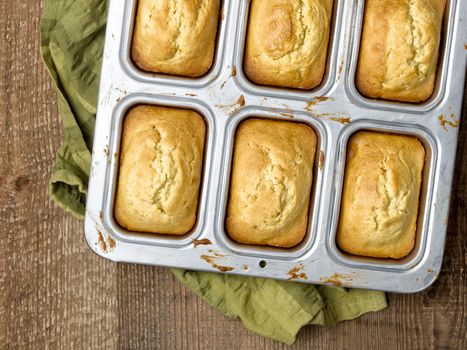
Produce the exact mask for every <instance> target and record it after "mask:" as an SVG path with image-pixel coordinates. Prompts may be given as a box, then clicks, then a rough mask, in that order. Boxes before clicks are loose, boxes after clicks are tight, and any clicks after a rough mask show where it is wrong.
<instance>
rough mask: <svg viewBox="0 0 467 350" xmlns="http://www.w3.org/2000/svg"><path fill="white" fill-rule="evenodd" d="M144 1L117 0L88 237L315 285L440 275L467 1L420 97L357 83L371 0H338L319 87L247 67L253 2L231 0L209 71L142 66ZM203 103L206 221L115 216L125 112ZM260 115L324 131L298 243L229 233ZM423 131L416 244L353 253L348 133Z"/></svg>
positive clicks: (450, 16) (123, 252) (137, 257)
mask: <svg viewBox="0 0 467 350" xmlns="http://www.w3.org/2000/svg"><path fill="white" fill-rule="evenodd" d="M136 4H137V0H126V1H123V2H122V1H121V0H111V1H110V4H109V15H108V16H109V21H108V25H107V34H106V44H105V52H104V59H103V65H102V77H103V78H102V81H101V86H100V96H99V104H98V113H97V121H96V131H95V138H94V148H93V158H92V166H91V175H90V183H89V192H88V202H87V210H86V221H85V233H86V239H87V242H88V244H89V246H90V247H91V249H93V250H94V251H95V252H96V253H97V254H99V255H101V256H103V257H105V258H107V259H111V260H113V261H125V262H133V263H140V264H151V265H162V266H173V267H181V268H187V269H194V270H204V271H217V272H222V273H233V274H243V275H251V276H259V277H269V278H276V279H284V280H295V281H300V282H305V283H316V284H328V285H340V286H346V287H359V288H369V289H377V290H384V291H392V292H404V293H410V292H417V291H420V290H423V289H425V288H426V287H428V286H429V285H430V284H431V283H433V282H434V281H435V280H436V278H437V277H438V273H439V271H440V269H441V263H442V259H443V251H444V242H445V237H446V228H447V220H448V210H449V201H450V191H451V184H452V178H453V172H454V159H455V152H456V143H457V136H458V126H459V116H460V112H461V110H460V109H461V103H462V92H463V85H464V80H465V71H466V54H467V49H466V46H465V41H466V40H467V39H466V36H467V26H465V24H463V22H462V21H463V20H465V19H466V17H467V0H457V1H456V0H450V1H449V0H448V1H447V7H446V14H445V18H444V27H443V32H442V42H441V54H440V59H439V68H438V76H437V80H436V86H435V91H434V93H433V95H432V97H431V98H430V99H429V100H428V101H426V102H424V103H421V104H408V103H397V102H390V101H381V100H372V99H368V98H365V97H363V96H361V95H360V94H359V92H358V90H357V89H356V87H355V84H354V77H355V70H356V63H357V57H358V50H359V43H360V33H361V24H362V18H363V9H364V0H353V1H344V0H335V2H334V11H333V19H332V27H331V36H330V44H329V49H328V60H327V66H326V73H325V76H324V79H323V82H322V83H321V85H320V86H318V87H316V88H315V89H312V90H309V91H300V90H293V89H280V88H273V87H267V86H259V85H256V84H253V83H252V82H250V81H249V80H248V79H247V78H246V77H245V75H244V73H243V71H242V66H243V62H242V60H243V48H244V42H245V36H246V28H247V22H248V7H249V1H248V0H241V1H238V0H237V1H233V0H232V1H228V0H224V1H222V10H221V17H220V21H219V30H218V35H217V44H216V54H215V59H214V62H213V66H212V68H211V70H210V71H209V72H208V73H207V74H206V75H204V76H202V77H200V78H183V77H174V76H168V75H164V74H153V73H148V72H144V71H141V70H140V69H138V68H137V67H136V66H135V65H134V63H133V62H132V60H131V57H130V47H131V38H132V31H133V22H134V18H135V11H136ZM138 104H153V105H163V106H174V107H179V108H188V109H193V110H196V111H197V112H199V113H200V114H201V115H202V116H203V117H204V118H205V122H206V125H207V139H206V151H205V163H204V169H203V178H202V184H201V192H200V197H199V209H198V216H197V223H196V225H195V227H194V228H193V230H192V231H191V232H190V233H188V234H186V235H184V236H181V237H171V236H166V235H149V234H141V233H135V232H128V231H127V230H125V229H123V228H122V227H120V226H119V225H118V224H117V223H116V221H115V219H114V216H113V204H114V197H115V186H116V181H117V176H118V166H119V164H118V162H119V145H120V138H121V128H122V121H123V119H124V117H125V114H126V112H127V111H128V109H129V108H131V107H132V106H134V105H138ZM249 117H259V118H270V119H283V120H289V121H291V122H301V123H306V124H308V125H309V126H310V127H312V128H313V130H314V131H315V133H316V135H317V136H318V146H317V155H316V159H317V160H316V164H315V168H314V183H313V190H312V198H311V206H310V211H309V225H308V230H307V234H306V236H305V238H304V240H303V241H302V243H301V244H299V245H298V246H296V247H293V248H291V249H280V248H272V247H260V246H253V245H244V244H239V243H237V242H234V241H233V240H231V239H230V238H229V237H228V235H227V234H226V232H225V216H226V207H227V201H228V191H229V178H230V166H231V156H232V152H233V149H232V148H233V144H234V137H235V131H236V128H237V126H238V125H239V124H240V123H241V122H242V121H243V120H245V119H247V118H249ZM362 129H364V130H377V131H383V132H391V133H398V134H408V135H413V136H415V137H417V138H418V139H419V140H420V141H421V142H422V143H423V145H424V147H425V150H426V160H425V168H424V174H423V185H422V192H421V193H422V194H421V198H420V208H419V218H418V225H417V235H416V244H415V248H414V249H413V251H412V252H411V253H410V254H409V255H408V256H407V257H405V258H403V259H400V260H392V259H374V258H365V257H358V256H352V255H349V254H346V253H344V252H342V251H340V250H339V248H338V247H337V245H336V242H335V235H336V229H337V223H338V218H339V208H340V197H341V191H342V183H343V176H344V170H345V154H346V147H347V141H348V139H349V137H350V136H351V135H352V134H353V133H354V132H356V131H358V130H362Z"/></svg>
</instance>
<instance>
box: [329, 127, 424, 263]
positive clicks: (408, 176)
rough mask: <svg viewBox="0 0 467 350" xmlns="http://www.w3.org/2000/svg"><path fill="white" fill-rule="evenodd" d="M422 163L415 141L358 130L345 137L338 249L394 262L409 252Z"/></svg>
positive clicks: (411, 244) (416, 214)
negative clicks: (392, 259)
mask: <svg viewBox="0 0 467 350" xmlns="http://www.w3.org/2000/svg"><path fill="white" fill-rule="evenodd" d="M424 162H425V149H424V147H423V145H422V144H421V143H420V141H418V140H417V139H416V138H415V137H411V136H403V135H392V134H384V133H376V132H366V131H362V132H358V133H356V134H355V135H353V136H352V137H351V138H350V141H349V144H348V147H347V162H346V167H345V179H344V188H343V195H342V203H341V213H340V219H339V228H338V231H337V243H338V245H339V247H340V248H341V249H342V250H344V251H346V252H348V253H351V254H355V255H363V256H372V257H379V258H395V259H397V258H402V257H404V256H406V255H408V254H409V253H410V251H411V250H412V249H413V246H414V240H415V230H416V225H417V218H418V206H419V196H420V187H421V182H422V171H423V166H424Z"/></svg>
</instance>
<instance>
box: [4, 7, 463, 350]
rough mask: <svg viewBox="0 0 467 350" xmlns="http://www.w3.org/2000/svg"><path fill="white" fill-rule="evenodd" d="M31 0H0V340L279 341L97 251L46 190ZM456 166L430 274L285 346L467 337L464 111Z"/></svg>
mask: <svg viewBox="0 0 467 350" xmlns="http://www.w3.org/2000/svg"><path fill="white" fill-rule="evenodd" d="M41 3H42V2H41V1H34V0H24V1H21V2H10V1H2V2H0V47H1V48H2V53H1V54H0V159H1V163H0V349H19V348H21V349H23V348H40V349H42V348H44V349H255V350H256V349H257V350H262V349H285V348H286V347H285V346H284V345H282V344H279V343H277V342H274V341H271V340H268V339H264V338H262V337H259V336H257V335H255V334H253V333H252V332H250V331H248V330H246V329H244V328H243V326H242V325H241V323H240V322H239V321H236V320H230V319H228V318H226V317H224V316H223V315H222V314H221V313H219V312H218V311H216V310H214V309H212V308H211V307H209V306H208V305H207V304H206V303H205V302H203V301H202V300H200V299H199V298H198V297H196V296H195V295H193V294H192V293H191V292H190V291H188V290H187V289H186V288H185V287H184V286H183V285H181V284H180V283H179V282H178V281H177V280H176V279H175V278H174V277H173V276H172V274H171V273H170V272H169V271H168V270H166V269H163V268H155V267H146V266H136V265H129V264H120V265H117V264H113V263H110V262H107V261H105V260H103V259H100V258H98V257H97V256H96V255H94V254H93V253H92V252H91V250H90V249H89V248H88V247H87V245H86V243H85V241H84V238H83V224H82V222H80V221H78V220H76V219H73V218H71V217H70V216H68V215H66V214H65V213H63V212H62V211H61V210H60V209H58V208H57V207H56V206H55V205H53V203H52V202H51V201H50V200H49V198H48V195H47V192H48V187H47V183H48V180H49V177H50V168H51V165H52V162H53V157H54V154H55V151H56V149H57V148H58V145H59V143H60V140H61V134H60V122H59V116H58V114H57V106H56V104H55V94H54V92H53V87H52V84H51V81H50V79H49V77H48V76H47V73H46V71H45V70H44V69H43V67H42V63H41V60H40V56H39V52H38V51H39V47H38V45H39V44H38V43H39V34H38V22H39V16H40V13H41V6H42V5H41ZM464 96H465V94H464ZM465 101H466V99H465V98H464V112H463V116H464V119H465V115H466V113H465V110H466V102H465ZM456 174H457V175H456V177H455V182H454V190H453V196H452V204H451V214H450V219H449V228H448V237H447V244H446V254H445V259H444V264H443V270H442V273H441V275H440V278H439V280H438V281H437V282H436V283H435V284H434V285H433V286H432V287H431V288H429V289H428V290H427V291H425V292H423V293H419V294H414V295H396V294H390V295H389V302H390V307H389V308H388V309H386V310H384V311H382V312H379V313H374V314H368V315H365V316H363V317H361V318H359V319H357V320H354V321H350V322H344V323H341V324H339V325H337V326H334V327H329V328H322V327H307V328H305V329H304V330H303V331H302V332H301V334H300V336H299V338H298V340H297V343H296V344H295V345H294V346H293V347H292V348H293V349H366V348H368V349H466V348H467V310H466V306H467V278H466V277H467V276H466V271H465V266H466V263H467V250H466V245H467V215H466V214H467V210H466V199H467V123H466V121H465V120H464V123H463V124H462V126H461V134H460V142H459V146H458V153H457V170H456Z"/></svg>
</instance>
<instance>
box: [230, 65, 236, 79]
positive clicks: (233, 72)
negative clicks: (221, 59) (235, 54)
mask: <svg viewBox="0 0 467 350" xmlns="http://www.w3.org/2000/svg"><path fill="white" fill-rule="evenodd" d="M230 75H231V76H232V77H234V76H236V75H237V67H235V66H232V72H231V73H230Z"/></svg>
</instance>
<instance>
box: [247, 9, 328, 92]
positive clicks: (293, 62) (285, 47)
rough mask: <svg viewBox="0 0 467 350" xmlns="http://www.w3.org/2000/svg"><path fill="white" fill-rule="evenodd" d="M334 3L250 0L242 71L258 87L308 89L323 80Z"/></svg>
mask: <svg viewBox="0 0 467 350" xmlns="http://www.w3.org/2000/svg"><path fill="white" fill-rule="evenodd" d="M332 4H333V0H304V1H299V0H267V1H266V0H252V1H251V5H250V19H249V24H248V34H247V40H246V49H245V60H244V69H245V73H246V75H247V76H248V78H249V79H250V80H252V81H253V82H255V83H257V84H263V85H273V86H282V87H290V88H298V89H311V88H314V87H316V86H318V85H319V84H320V83H321V80H322V79H323V74H324V70H325V66H326V56H327V48H328V42H329V28H330V23H331V16H332Z"/></svg>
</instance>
